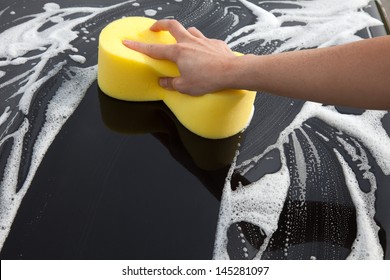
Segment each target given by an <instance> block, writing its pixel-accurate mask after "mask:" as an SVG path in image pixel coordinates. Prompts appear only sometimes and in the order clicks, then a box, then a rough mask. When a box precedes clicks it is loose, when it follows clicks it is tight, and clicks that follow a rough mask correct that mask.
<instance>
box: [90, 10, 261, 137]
mask: <svg viewBox="0 0 390 280" xmlns="http://www.w3.org/2000/svg"><path fill="white" fill-rule="evenodd" d="M154 22H155V20H153V19H149V18H144V17H128V18H123V19H120V20H116V21H114V22H112V23H110V24H109V25H108V26H106V27H105V28H104V29H103V30H102V32H101V34H100V37H99V62H98V83H99V87H100V88H101V90H102V91H103V92H104V93H106V94H107V95H109V96H112V97H114V98H118V99H122V100H128V101H152V100H162V101H164V103H165V104H166V105H167V106H168V107H169V108H170V110H171V111H172V112H173V113H174V114H175V116H176V117H177V118H178V120H179V121H180V122H181V123H182V124H183V125H184V126H185V127H187V128H188V129H189V130H191V131H192V132H194V133H195V134H198V135H200V136H203V137H206V138H212V139H218V138H226V137H229V136H232V135H234V134H236V133H238V132H240V131H241V130H242V129H244V128H245V127H246V126H247V125H248V123H249V121H250V119H251V116H252V113H253V102H254V99H255V94H256V93H255V92H252V91H242V90H224V91H220V92H216V93H212V94H205V95H203V96H199V97H193V96H189V95H185V94H181V93H179V92H176V91H169V90H165V89H163V88H161V87H160V86H159V84H158V79H159V77H175V76H179V75H180V73H179V71H178V69H177V67H176V65H175V64H174V63H172V62H169V61H165V60H156V59H153V58H150V57H148V56H146V55H143V54H141V53H138V52H136V51H133V50H130V49H128V48H127V47H125V46H124V45H123V44H122V41H123V40H126V39H128V40H133V41H140V42H146V43H158V44H174V43H176V41H175V39H174V38H173V37H172V36H171V35H170V34H169V32H166V31H160V32H153V31H150V30H149V27H150V26H151V25H152V24H153V23H154Z"/></svg>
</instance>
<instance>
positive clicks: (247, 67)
mask: <svg viewBox="0 0 390 280" xmlns="http://www.w3.org/2000/svg"><path fill="white" fill-rule="evenodd" d="M256 57H257V56H256V55H253V54H246V55H238V56H235V57H232V58H231V59H229V60H228V62H227V64H228V66H227V67H226V72H225V74H224V75H223V76H224V83H225V86H224V88H228V89H248V90H252V89H253V88H252V87H253V85H252V84H251V79H252V78H251V76H252V75H251V72H252V71H253V70H254V69H251V67H252V66H251V65H252V62H253V61H254V60H255V59H256Z"/></svg>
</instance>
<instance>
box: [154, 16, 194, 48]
mask: <svg viewBox="0 0 390 280" xmlns="http://www.w3.org/2000/svg"><path fill="white" fill-rule="evenodd" d="M150 30H152V31H169V33H171V34H172V36H173V37H175V39H176V41H177V42H183V41H186V40H187V39H189V38H190V37H191V35H190V33H189V32H188V31H187V29H185V27H184V26H183V25H181V24H180V23H179V22H178V21H177V20H174V19H162V20H159V21H156V22H155V23H154V24H153V25H152V26H151V27H150Z"/></svg>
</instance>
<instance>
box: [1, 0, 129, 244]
mask: <svg viewBox="0 0 390 280" xmlns="http://www.w3.org/2000/svg"><path fill="white" fill-rule="evenodd" d="M132 2H133V0H130V1H126V2H123V3H120V4H116V5H112V6H109V7H104V8H94V7H70V8H61V7H60V5H58V4H56V3H47V4H45V5H44V6H43V10H44V12H41V13H38V14H34V15H28V16H25V17H21V18H20V19H24V20H25V21H23V22H21V23H19V24H16V25H15V26H12V27H10V28H8V29H7V30H5V31H4V32H2V33H0V41H1V42H7V44H0V58H1V59H0V67H9V66H13V67H18V66H26V65H27V64H28V63H30V65H31V68H30V69H28V70H27V71H23V73H21V74H19V75H17V76H10V77H7V75H6V72H5V71H1V72H0V78H5V81H4V82H2V83H1V84H0V89H7V91H5V92H7V93H8V94H9V93H11V94H9V97H8V98H6V97H3V98H4V100H5V101H4V104H7V103H9V104H10V105H9V106H6V107H5V109H2V110H3V113H2V114H1V116H0V128H1V134H0V148H2V147H3V146H4V145H5V144H6V143H11V145H12V148H11V151H10V153H9V155H8V159H7V162H6V164H5V168H4V171H3V178H2V179H1V182H0V189H1V192H0V205H1V208H0V228H1V232H0V250H1V248H2V246H3V244H4V241H5V239H6V237H7V236H8V233H9V230H10V228H11V225H12V222H13V220H14V218H15V215H16V213H17V210H18V208H19V206H20V203H21V201H22V199H23V197H24V195H25V194H26V192H27V190H28V188H29V186H30V184H31V181H32V179H33V177H34V175H35V173H36V171H37V169H38V166H39V165H40V163H41V161H42V159H43V157H44V155H45V153H46V151H47V149H48V148H49V146H50V144H51V143H52V141H53V140H54V138H55V136H56V135H57V134H58V132H59V131H60V129H61V127H62V126H63V124H64V123H65V122H66V120H67V119H68V118H69V116H70V115H71V114H72V113H73V112H74V110H75V109H76V108H77V106H78V104H79V103H80V101H81V99H82V98H83V96H84V94H85V92H86V90H87V89H88V87H89V86H90V85H91V84H92V82H93V81H94V80H96V75H97V66H96V65H95V66H91V67H88V68H85V69H82V68H77V67H68V70H66V68H65V67H66V66H67V64H68V60H63V61H60V62H58V63H55V64H53V63H52V62H51V61H52V60H53V59H55V58H58V57H61V55H62V54H63V53H66V52H69V51H73V52H78V50H77V48H75V47H74V46H73V45H72V41H74V40H75V39H76V38H78V34H79V31H77V30H76V29H77V28H76V27H78V26H80V25H81V24H83V23H86V22H88V21H89V20H91V19H93V18H94V17H96V16H98V15H100V14H102V13H104V12H106V11H109V10H112V9H115V8H118V7H120V6H122V5H126V4H128V3H132ZM7 9H8V8H6V9H5V10H7ZM5 10H2V11H1V12H0V13H3V12H4V11H5ZM65 19H66V20H65ZM47 23H51V24H50V25H46V24H47ZM47 26H48V27H47ZM37 50H38V51H39V52H37ZM31 53H32V55H31ZM69 58H70V59H71V60H73V61H75V62H76V63H79V64H83V63H85V62H86V58H85V57H84V56H81V55H69ZM48 68H49V70H47V69H48ZM64 69H65V70H64ZM60 73H64V74H60ZM54 76H60V77H61V76H62V77H66V78H64V81H63V83H62V85H61V86H60V88H59V89H58V90H56V92H54V93H51V94H52V95H53V98H52V99H51V101H50V102H49V103H48V104H47V109H46V115H45V121H44V123H43V125H42V127H41V130H40V133H39V135H38V137H37V139H36V141H35V143H34V145H33V149H32V151H30V153H31V154H32V155H31V163H30V165H29V166H28V170H27V175H26V177H25V179H24V181H21V182H19V181H18V175H19V170H20V166H21V164H22V162H23V161H22V158H23V155H24V154H23V153H24V152H25V151H24V148H23V146H24V140H25V137H26V135H27V133H28V131H29V129H30V127H32V126H34V125H35V124H33V123H30V120H29V118H28V117H27V115H28V114H29V111H30V108H31V107H32V106H33V105H34V104H33V100H34V97H35V95H36V93H37V92H38V90H39V89H40V88H42V86H43V85H44V84H45V83H47V82H48V81H49V80H50V79H51V78H53V77H54ZM7 78H8V79H7ZM68 79H69V80H68ZM17 120H21V121H20V122H19V123H18V122H17ZM16 190H17V191H16Z"/></svg>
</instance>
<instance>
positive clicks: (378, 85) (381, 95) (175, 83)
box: [123, 19, 390, 110]
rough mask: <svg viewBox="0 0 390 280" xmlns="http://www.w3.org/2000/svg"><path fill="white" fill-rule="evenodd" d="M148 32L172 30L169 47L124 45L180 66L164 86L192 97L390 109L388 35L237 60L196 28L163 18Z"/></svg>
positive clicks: (225, 46)
mask: <svg viewBox="0 0 390 280" xmlns="http://www.w3.org/2000/svg"><path fill="white" fill-rule="evenodd" d="M150 30H152V31H155V32H158V31H169V32H170V33H171V34H172V36H174V37H175V39H176V41H177V43H176V44H171V45H163V44H161V45H160V44H145V43H141V42H134V41H128V40H126V41H124V42H123V44H124V45H125V46H127V47H128V48H131V49H133V50H135V51H138V52H141V53H144V54H146V55H148V56H150V57H153V58H155V59H166V60H170V61H173V62H175V63H176V64H177V66H178V69H179V72H180V76H179V77H163V78H160V81H159V83H160V86H162V87H164V88H166V89H170V90H177V91H179V92H181V93H185V94H190V95H202V94H205V93H210V92H215V91H218V90H223V89H248V90H256V91H266V92H269V93H272V94H276V95H280V96H287V97H292V98H297V99H303V100H309V101H314V102H320V103H325V104H332V105H342V106H350V107H358V108H365V109H384V110H388V109H390V36H383V37H377V38H372V39H366V40H361V41H358V42H354V43H349V44H345V45H341V46H334V47H328V48H318V49H310V50H300V51H290V52H285V53H280V54H271V55H252V54H249V55H244V56H236V55H235V54H234V53H233V52H232V51H231V50H230V49H229V47H228V46H227V44H226V43H225V42H223V41H221V40H216V39H209V38H206V37H205V36H204V35H203V34H202V33H201V32H200V31H199V30H197V29H196V28H194V27H190V28H188V29H186V28H184V27H183V26H182V25H181V24H180V23H179V22H177V21H176V20H168V19H164V20H160V21H157V22H156V23H155V24H153V25H152V26H151V27H150Z"/></svg>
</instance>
